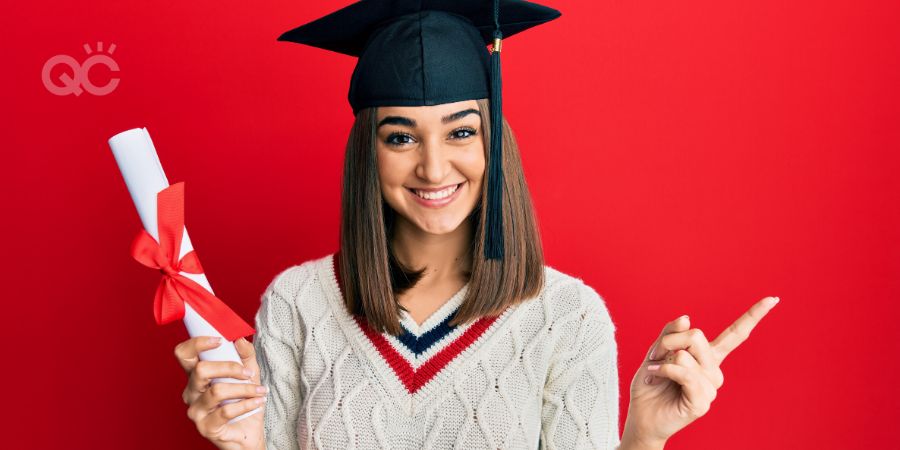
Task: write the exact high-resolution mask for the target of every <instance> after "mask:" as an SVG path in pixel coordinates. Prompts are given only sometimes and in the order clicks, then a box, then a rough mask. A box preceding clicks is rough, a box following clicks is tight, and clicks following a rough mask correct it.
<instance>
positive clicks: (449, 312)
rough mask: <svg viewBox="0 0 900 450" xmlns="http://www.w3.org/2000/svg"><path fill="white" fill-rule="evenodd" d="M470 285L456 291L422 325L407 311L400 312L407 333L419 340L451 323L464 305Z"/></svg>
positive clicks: (401, 322)
mask: <svg viewBox="0 0 900 450" xmlns="http://www.w3.org/2000/svg"><path fill="white" fill-rule="evenodd" d="M468 288H469V283H466V284H465V285H464V286H463V287H462V288H461V289H460V290H458V291H456V293H455V294H453V296H452V297H450V298H449V299H448V300H447V301H445V302H444V304H443V305H441V307H440V308H438V309H437V310H436V311H434V312H433V313H431V315H429V316H428V318H426V319H425V321H424V322H422V324H421V325H420V324H417V323H416V321H415V319H413V317H412V316H411V315H410V314H409V312H407V311H406V310H400V324H401V325H403V328H405V329H406V331H409V333H410V334H412V335H414V336H415V337H417V338H420V337H422V335H424V334H426V333H428V332H430V331H432V330H433V329H434V328H435V327H438V326H441V325H443V324H445V323H447V322H449V321H450V319H452V318H453V316H455V315H456V311H457V310H458V309H459V306H460V305H462V302H463V300H464V299H465V298H466V291H468V290H469V289H468Z"/></svg>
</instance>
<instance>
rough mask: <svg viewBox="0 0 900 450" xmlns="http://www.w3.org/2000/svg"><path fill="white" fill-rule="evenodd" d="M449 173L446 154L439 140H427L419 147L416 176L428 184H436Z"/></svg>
mask: <svg viewBox="0 0 900 450" xmlns="http://www.w3.org/2000/svg"><path fill="white" fill-rule="evenodd" d="M449 172H450V160H449V159H448V153H447V152H446V151H445V149H444V148H443V146H442V145H441V142H440V139H439V138H438V139H428V140H427V141H425V142H424V145H422V147H421V152H420V154H419V164H418V165H417V166H416V176H418V177H419V178H421V179H422V180H424V181H425V182H427V183H429V184H438V183H440V182H441V181H443V180H445V179H446V178H447V175H448V174H449Z"/></svg>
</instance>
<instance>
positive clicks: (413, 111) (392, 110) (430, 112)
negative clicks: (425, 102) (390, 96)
mask: <svg viewBox="0 0 900 450" xmlns="http://www.w3.org/2000/svg"><path fill="white" fill-rule="evenodd" d="M469 108H471V109H475V110H478V109H479V108H478V102H477V101H475V100H463V101H460V102H453V103H441V104H440V105H429V106H379V107H378V120H381V119H383V118H385V117H387V116H400V117H408V118H411V119H419V120H420V121H423V122H428V121H435V122H440V120H441V118H442V117H445V116H447V115H450V114H453V113H455V112H458V111H462V110H465V109H469ZM473 116H476V117H477V115H474V114H473Z"/></svg>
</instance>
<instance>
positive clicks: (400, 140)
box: [384, 133, 412, 147]
mask: <svg viewBox="0 0 900 450" xmlns="http://www.w3.org/2000/svg"><path fill="white" fill-rule="evenodd" d="M404 139H408V140H404ZM410 142H412V136H410V135H408V134H406V133H391V134H390V135H389V136H388V137H387V139H385V140H384V143H385V144H387V145H393V146H395V147H399V146H401V145H403V144H409V143H410Z"/></svg>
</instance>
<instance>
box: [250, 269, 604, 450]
mask: <svg viewBox="0 0 900 450" xmlns="http://www.w3.org/2000/svg"><path fill="white" fill-rule="evenodd" d="M333 257H334V255H329V256H326V257H323V258H320V259H317V260H313V261H308V262H306V263H303V264H300V265H296V266H293V267H290V268H288V269H286V270H284V271H283V272H281V273H280V274H278V276H276V277H275V279H274V280H273V281H272V283H271V284H270V285H269V287H268V288H267V289H266V292H265V294H264V295H263V297H262V305H261V307H260V309H259V312H258V313H257V315H256V330H257V334H256V337H255V339H254V346H255V348H256V352H257V359H258V361H259V366H260V375H261V379H262V383H263V384H264V385H266V386H268V387H269V394H267V395H268V402H267V404H266V406H265V410H264V414H265V418H264V422H265V435H266V437H265V439H266V444H267V447H266V448H267V449H268V450H276V449H277V450H288V449H301V448H303V449H306V448H316V449H341V450H344V449H354V448H360V449H370V448H382V449H430V448H434V449H451V448H453V449H535V448H546V449H575V448H579V449H580V448H591V449H614V448H616V447H618V445H619V443H620V440H619V439H620V438H619V433H618V430H619V428H618V425H619V423H618V422H619V390H618V389H619V379H618V367H617V350H616V341H615V326H614V324H613V322H612V320H611V317H610V314H609V312H608V310H607V308H606V305H605V303H604V301H603V299H602V298H601V297H600V296H599V295H598V294H597V293H596V292H595V291H594V290H593V289H592V288H590V287H589V286H587V285H585V284H584V283H583V282H582V281H581V280H579V279H577V278H574V277H571V276H569V275H566V274H563V273H561V272H559V271H557V270H555V269H553V268H550V267H545V273H546V284H545V287H544V289H543V291H542V292H541V293H540V295H539V296H537V297H535V298H532V299H529V300H527V301H525V302H524V303H521V304H519V305H516V306H513V307H511V308H509V309H507V310H506V312H504V313H503V314H502V315H500V316H499V317H497V318H493V319H491V318H482V319H479V320H478V321H475V322H471V323H469V324H466V325H462V326H459V327H449V326H448V324H447V322H448V321H449V319H450V318H451V317H452V315H453V313H454V312H455V311H456V309H457V308H458V306H459V305H460V304H461V303H462V300H463V298H464V294H465V292H466V289H467V288H468V285H467V286H465V287H463V288H462V290H460V291H459V292H457V293H456V294H455V295H454V296H453V297H451V298H450V299H449V300H448V301H447V302H446V303H445V304H444V305H443V306H442V307H441V308H440V309H439V310H438V311H436V312H435V313H434V314H433V315H432V316H430V317H429V318H428V319H427V320H426V321H425V322H424V323H422V324H421V325H419V324H417V323H416V322H415V321H414V320H413V319H412V317H411V316H409V314H407V313H405V312H404V313H403V315H402V317H401V324H402V325H403V327H404V328H405V331H404V333H403V334H402V335H401V336H399V337H394V336H391V335H389V334H387V333H382V334H378V333H372V332H368V333H367V332H365V331H364V330H363V328H362V327H361V326H360V322H358V321H357V320H356V319H355V318H354V317H352V316H351V315H349V314H348V313H347V310H346V308H345V307H344V306H343V302H342V300H341V291H340V287H339V285H338V281H337V278H336V277H335V269H334V265H333Z"/></svg>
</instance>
